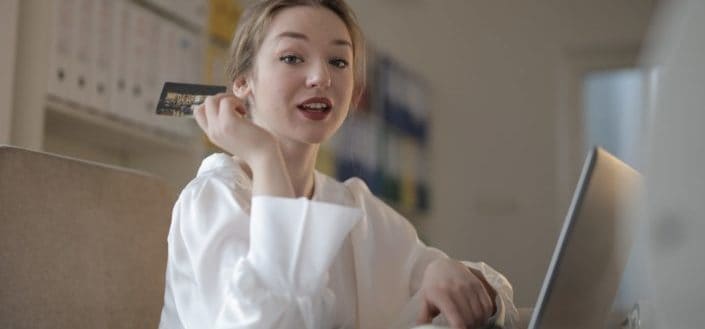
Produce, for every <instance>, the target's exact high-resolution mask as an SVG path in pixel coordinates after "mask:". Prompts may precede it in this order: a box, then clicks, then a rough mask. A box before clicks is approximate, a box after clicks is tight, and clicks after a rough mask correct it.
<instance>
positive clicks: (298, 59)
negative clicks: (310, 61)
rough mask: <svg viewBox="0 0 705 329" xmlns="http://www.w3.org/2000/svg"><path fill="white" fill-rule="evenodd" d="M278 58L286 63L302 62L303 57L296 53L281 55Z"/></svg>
mask: <svg viewBox="0 0 705 329" xmlns="http://www.w3.org/2000/svg"><path fill="white" fill-rule="evenodd" d="M279 60H280V61H282V62H284V63H286V64H299V63H303V61H304V60H303V59H301V57H298V56H296V55H285V56H282V57H279Z"/></svg>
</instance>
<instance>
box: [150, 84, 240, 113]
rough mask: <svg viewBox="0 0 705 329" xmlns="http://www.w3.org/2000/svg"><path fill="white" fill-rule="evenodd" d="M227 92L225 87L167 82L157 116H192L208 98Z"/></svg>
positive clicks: (160, 97)
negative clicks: (197, 107) (194, 110)
mask: <svg viewBox="0 0 705 329" xmlns="http://www.w3.org/2000/svg"><path fill="white" fill-rule="evenodd" d="M226 90H227V88H225V87H224V86H211V85H197V84H192V83H178V82H165V83H164V88H163V89H162V94H161V96H159V102H158V103H157V114H161V115H171V116H183V115H192V114H193V109H194V108H195V107H196V106H198V105H201V104H203V102H204V101H205V100H206V96H210V95H215V94H219V93H224V92H225V91H226Z"/></svg>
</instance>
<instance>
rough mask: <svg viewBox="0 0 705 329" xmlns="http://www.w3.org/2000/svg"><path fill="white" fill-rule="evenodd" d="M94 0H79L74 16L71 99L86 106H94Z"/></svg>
mask: <svg viewBox="0 0 705 329" xmlns="http://www.w3.org/2000/svg"><path fill="white" fill-rule="evenodd" d="M95 4H96V2H95V1H94V0H78V2H77V3H76V15H75V16H74V19H75V23H74V25H73V27H74V36H75V43H74V58H73V64H74V66H73V71H74V74H75V76H74V79H73V81H71V83H70V88H71V91H70V96H71V99H72V100H73V101H74V102H76V103H78V104H81V105H84V106H91V107H92V106H93V105H94V104H93V98H94V97H93V93H92V90H93V88H91V86H93V84H94V81H93V67H94V65H95V64H94V61H95V51H96V49H97V47H94V46H93V30H94V27H93V23H94V22H93V17H94V11H95V9H94V7H95Z"/></svg>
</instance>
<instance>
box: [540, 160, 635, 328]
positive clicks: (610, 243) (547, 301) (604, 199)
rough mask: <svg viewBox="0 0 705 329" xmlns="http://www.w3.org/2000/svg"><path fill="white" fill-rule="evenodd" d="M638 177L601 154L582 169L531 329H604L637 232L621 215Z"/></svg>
mask: <svg viewBox="0 0 705 329" xmlns="http://www.w3.org/2000/svg"><path fill="white" fill-rule="evenodd" d="M640 180H641V178H640V175H639V173H637V172H636V171H635V170H634V169H632V168H630V167H629V166H628V165H626V164H624V163H623V162H622V161H620V160H619V159H617V158H616V157H614V156H612V155H611V154H609V153H608V152H607V151H605V150H603V149H601V148H595V149H593V150H592V151H591V152H590V154H589V155H588V157H587V159H586V161H585V164H584V166H583V170H582V174H581V176H580V180H579V181H578V185H577V187H576V189H575V193H574V194H573V200H572V202H571V205H570V208H569V209H568V213H567V214H566V217H565V220H564V223H563V228H562V229H561V232H560V235H559V237H558V243H557V244H556V248H555V250H554V253H553V257H552V259H551V262H550V265H549V268H548V271H547V273H546V276H545V278H544V282H543V286H542V288H541V291H540V293H539V297H538V301H537V303H536V306H535V308H534V312H533V314H532V317H531V322H530V324H529V328H530V329H538V328H541V329H552V328H602V327H603V326H604V325H605V322H606V320H607V316H608V314H609V311H610V307H611V306H612V302H613V300H614V298H615V295H616V292H617V288H618V286H619V282H620V279H621V277H622V272H623V271H624V267H625V264H626V262H627V259H628V256H629V251H630V248H631V245H632V241H633V239H634V232H635V229H636V227H635V226H636V225H634V224H635V223H633V221H634V217H633V216H627V215H625V212H626V210H627V209H628V207H629V205H630V202H632V200H633V198H635V197H636V190H635V189H636V188H638V186H639V182H640Z"/></svg>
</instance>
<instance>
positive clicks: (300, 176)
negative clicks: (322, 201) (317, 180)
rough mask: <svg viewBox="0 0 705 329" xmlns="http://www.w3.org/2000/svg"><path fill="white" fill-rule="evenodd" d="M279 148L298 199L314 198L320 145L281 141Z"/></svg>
mask: <svg viewBox="0 0 705 329" xmlns="http://www.w3.org/2000/svg"><path fill="white" fill-rule="evenodd" d="M279 146H280V148H281V151H282V153H283V155H284V159H286V164H285V165H286V169H287V170H288V171H289V177H290V178H291V184H292V185H293V187H294V193H295V194H296V197H297V198H300V197H306V198H309V199H310V198H312V197H313V192H314V191H313V189H314V178H313V176H314V170H315V168H316V156H317V155H318V148H319V145H318V144H305V143H300V142H294V141H290V140H281V139H280V141H279Z"/></svg>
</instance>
